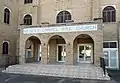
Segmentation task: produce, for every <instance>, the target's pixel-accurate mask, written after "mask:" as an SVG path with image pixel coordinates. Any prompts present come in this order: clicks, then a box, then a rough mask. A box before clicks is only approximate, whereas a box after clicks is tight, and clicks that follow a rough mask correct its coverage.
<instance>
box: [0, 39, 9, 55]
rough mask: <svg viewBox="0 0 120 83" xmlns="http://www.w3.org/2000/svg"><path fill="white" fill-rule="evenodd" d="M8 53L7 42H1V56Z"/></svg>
mask: <svg viewBox="0 0 120 83" xmlns="http://www.w3.org/2000/svg"><path fill="white" fill-rule="evenodd" d="M8 53H9V42H7V41H4V42H3V50H2V54H3V55H4V54H8Z"/></svg>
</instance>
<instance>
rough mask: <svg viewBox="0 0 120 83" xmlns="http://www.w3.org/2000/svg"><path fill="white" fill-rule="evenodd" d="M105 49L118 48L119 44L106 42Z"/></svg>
mask: <svg viewBox="0 0 120 83" xmlns="http://www.w3.org/2000/svg"><path fill="white" fill-rule="evenodd" d="M103 48H117V42H109V41H108V42H104V43H103Z"/></svg>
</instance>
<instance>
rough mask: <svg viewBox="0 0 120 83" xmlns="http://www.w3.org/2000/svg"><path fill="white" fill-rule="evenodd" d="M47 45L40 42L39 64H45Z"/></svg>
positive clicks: (46, 60)
mask: <svg viewBox="0 0 120 83" xmlns="http://www.w3.org/2000/svg"><path fill="white" fill-rule="evenodd" d="M47 47H48V45H47V44H46V43H42V44H41V64H47V62H48V48H47Z"/></svg>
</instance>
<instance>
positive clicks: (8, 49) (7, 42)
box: [2, 41, 10, 55]
mask: <svg viewBox="0 0 120 83" xmlns="http://www.w3.org/2000/svg"><path fill="white" fill-rule="evenodd" d="M4 43H7V44H8V47H7V53H4V52H5V51H4V46H3V45H4ZM9 47H10V45H9V41H3V43H2V54H3V55H9ZM5 49H6V47H5Z"/></svg>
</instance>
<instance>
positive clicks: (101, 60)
mask: <svg viewBox="0 0 120 83" xmlns="http://www.w3.org/2000/svg"><path fill="white" fill-rule="evenodd" d="M100 67H101V68H102V69H103V72H104V75H106V68H105V59H104V58H102V57H100Z"/></svg>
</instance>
